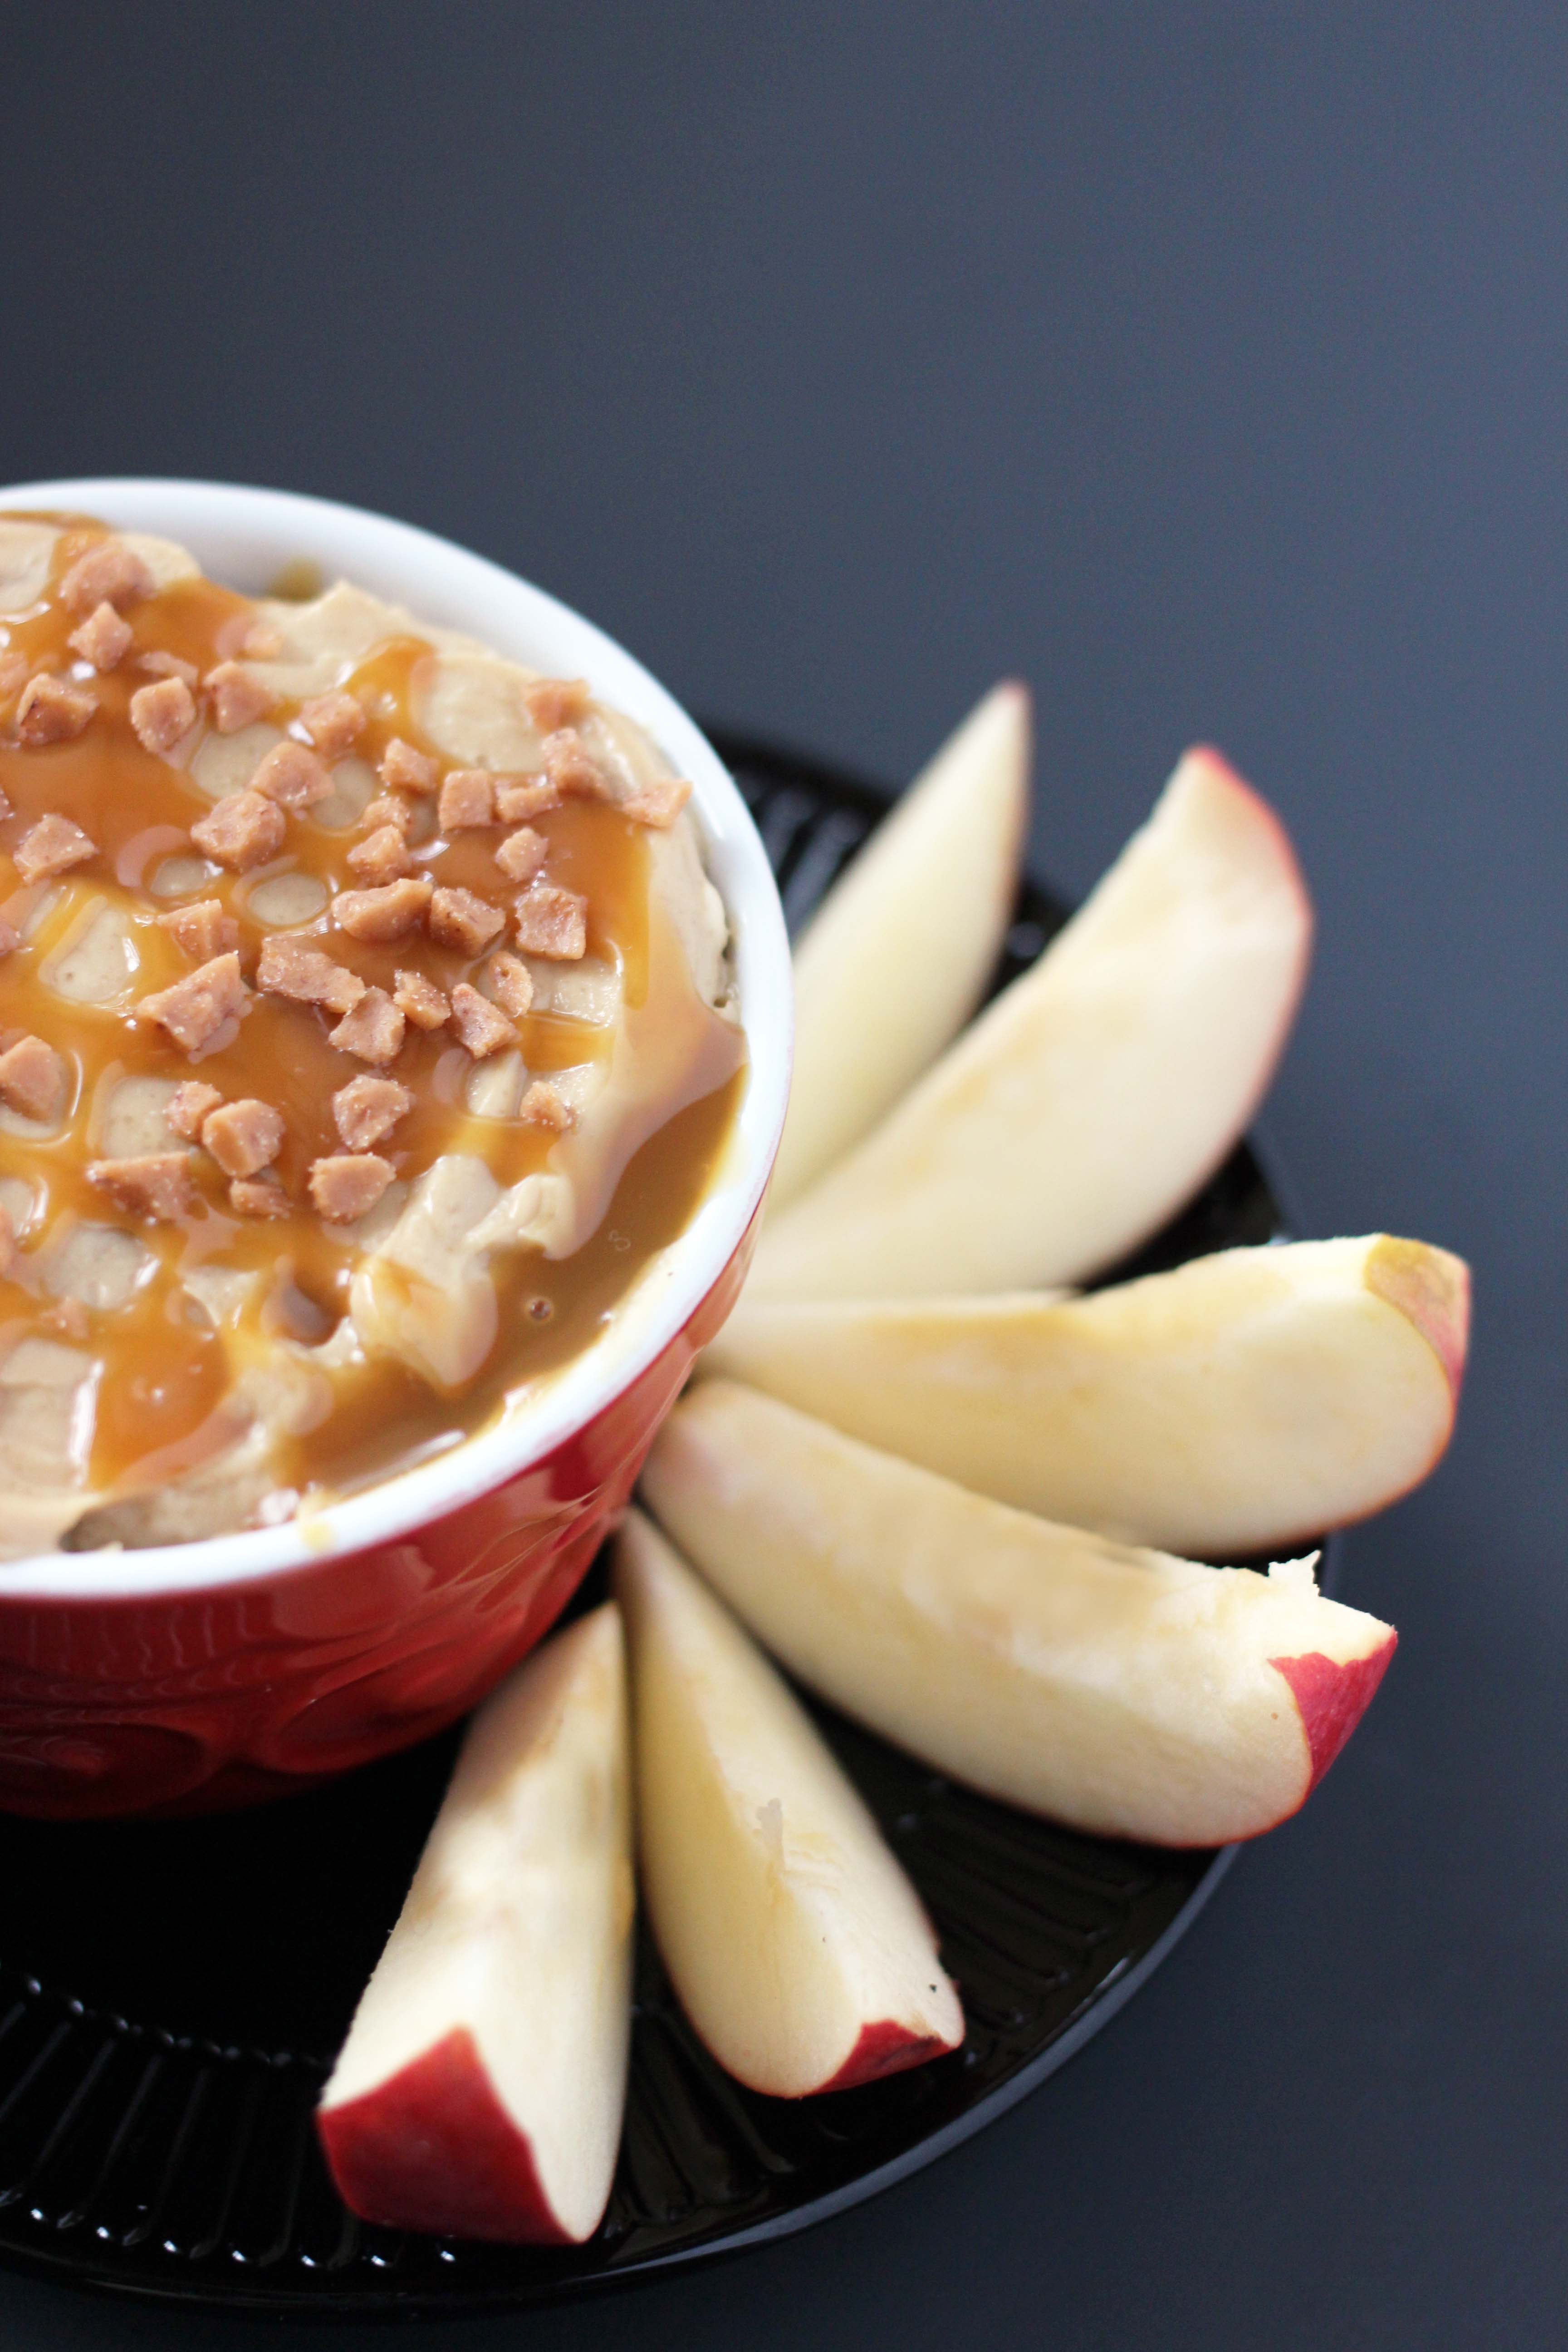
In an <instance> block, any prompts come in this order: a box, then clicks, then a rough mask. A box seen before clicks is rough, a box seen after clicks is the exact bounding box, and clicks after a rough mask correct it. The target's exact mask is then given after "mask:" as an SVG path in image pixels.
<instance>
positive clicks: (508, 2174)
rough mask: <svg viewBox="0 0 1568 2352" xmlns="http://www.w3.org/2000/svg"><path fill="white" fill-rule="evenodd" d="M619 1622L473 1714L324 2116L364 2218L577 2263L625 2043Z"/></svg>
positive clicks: (628, 1907) (610, 2150) (613, 2140)
mask: <svg viewBox="0 0 1568 2352" xmlns="http://www.w3.org/2000/svg"><path fill="white" fill-rule="evenodd" d="M628 1748H629V1739H628V1733H627V1726H626V1667H625V1661H624V1656H623V1649H622V1640H621V1624H620V1618H619V1616H618V1614H617V1612H616V1609H615V1608H614V1606H613V1605H611V1606H609V1607H606V1608H603V1609H599V1610H596V1611H595V1612H594V1614H593V1615H592V1616H590V1617H584V1618H580V1619H579V1620H578V1622H576V1623H575V1624H574V1625H571V1626H568V1627H567V1629H566V1631H565V1632H564V1633H557V1634H556V1635H555V1637H554V1639H553V1640H552V1641H551V1642H548V1643H545V1645H544V1647H543V1648H542V1649H541V1650H538V1651H536V1652H535V1653H534V1654H533V1656H532V1657H531V1658H530V1659H529V1661H528V1662H527V1664H525V1665H523V1666H522V1667H521V1668H520V1669H519V1671H518V1672H517V1673H516V1674H515V1675H512V1677H511V1678H510V1681H508V1682H506V1683H503V1684H502V1685H501V1687H500V1690H499V1691H497V1692H496V1694H495V1696H493V1697H492V1698H490V1699H489V1700H488V1701H487V1702H486V1704H485V1706H483V1707H481V1708H480V1710H479V1714H478V1715H477V1716H476V1717H475V1718H474V1721H473V1724H472V1726H471V1727H470V1728H469V1731H468V1738H467V1739H466V1740H465V1741H464V1743H463V1749H462V1753H461V1755H460V1756H459V1758H458V1769H457V1770H456V1772H455V1773H454V1775H453V1778H452V1785H451V1787H450V1789H449V1790H447V1798H446V1801H445V1803H444V1804H443V1805H442V1807H441V1810H440V1812H439V1813H438V1814H437V1817H436V1825H435V1827H434V1828H433V1829H432V1831H431V1832H430V1836H429V1840H428V1843H426V1848H425V1852H424V1853H423V1854H422V1855H421V1857H420V1862H419V1868H418V1870H417V1872H416V1874H415V1878H414V1884H413V1885H412V1886H411V1887H410V1888H409V1890H408V1899H407V1901H406V1902H405V1905H404V1906H403V1910H402V1913H401V1915H400V1916H399V1918H398V1921H397V1925H396V1926H395V1927H394V1929H393V1931H392V1936H391V1938H390V1940H389V1941H388V1943H387V1946H386V1948H385V1950H384V1952H383V1954H382V1956H381V1958H380V1960H379V1961H378V1963H377V1965H376V1969H375V1973H374V1976H373V1977H372V1978H371V1980H370V1982H369V1984H368V1985H367V1986H366V1987H365V1990H364V1994H363V1999H362V2000H361V2001H360V2005H359V2008H358V2009H357V2011H355V2013H354V2020H353V2025H352V2026H351V2027H350V2029H349V2038H348V2040H347V2042H345V2043H344V2045H343V2052H342V2056H341V2057H340V2059H339V2060H338V2063H337V2066H336V2068H335V2069H334V2071H333V2074H332V2078H331V2082H330V2083H329V2084H327V2088H326V2092H325V2095H323V2097H322V2100H321V2111H320V2114H319V2116H318V2117H317V2124H318V2127H319V2129H320V2132H321V2144H322V2147H324V2149H325V2151H326V2157H327V2162H328V2164H329V2165H330V2167H331V2173H332V2178H333V2179H334V2180H335V2181H336V2182H337V2185H338V2189H339V2191H340V2192H341V2194H342V2198H343V2200H344V2202H345V2203H346V2204H348V2205H350V2206H352V2207H353V2210H354V2211H355V2212H356V2213H359V2214H362V2215H363V2217H364V2219H365V2220H366V2221H382V2222H385V2223H387V2224H388V2225H389V2226H390V2227H392V2228H394V2229H398V2230H423V2231H436V2232H437V2233H439V2234H441V2235H443V2236H447V2235H449V2236H453V2237H462V2238H492V2239H498V2240H501V2241H503V2242H511V2243H517V2244H529V2245H578V2244H581V2242H583V2240H584V2239H585V2238H588V2237H591V2236H592V2234H593V2232H594V2231H595V2229H596V2228H597V2227H598V2224H599V2221H600V2218H601V2216H602V2215H603V2213H604V2210H605V2202H606V2200H608V2197H609V2194H610V2184H611V2181H612V2179H614V2176H615V2169H616V2151H617V2148H618V2147H619V2143H620V2130H621V2109H622V2106H623V2104H624V2102H625V2098H626V2050H627V2043H628V2039H629V2035H630V2031H631V1968H632V1921H633V1916H634V1912H635V1907H636V1904H635V1896H634V1894H633V1888H632V1867H631V1806H630V1800H629V1796H628V1790H627V1777H628Z"/></svg>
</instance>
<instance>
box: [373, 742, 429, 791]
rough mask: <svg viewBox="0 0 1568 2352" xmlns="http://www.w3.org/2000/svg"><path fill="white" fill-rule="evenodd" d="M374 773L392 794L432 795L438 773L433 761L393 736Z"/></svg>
mask: <svg viewBox="0 0 1568 2352" xmlns="http://www.w3.org/2000/svg"><path fill="white" fill-rule="evenodd" d="M376 773H377V775H378V776H379V777H380V778H381V781H382V782H383V783H384V784H386V785H388V786H390V788H391V789H392V790H393V791H394V792H400V793H433V792H434V791H435V789H436V784H437V777H438V774H439V771H438V769H437V765H436V762H435V761H434V760H431V759H427V758H426V755H425V753H424V752H423V751H416V750H415V748H414V746H413V744H412V743H405V741H404V740H403V738H402V736H401V735H395V736H394V737H393V738H392V740H391V741H390V742H389V743H388V745H387V747H386V749H385V751H384V752H383V753H382V755H381V764H380V766H379V767H378V768H377V770H376Z"/></svg>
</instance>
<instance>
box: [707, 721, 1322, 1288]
mask: <svg viewBox="0 0 1568 2352" xmlns="http://www.w3.org/2000/svg"><path fill="white" fill-rule="evenodd" d="M1310 937H1311V909H1310V904H1309V901H1308V898H1307V893H1306V888H1305V886H1304V885H1303V883H1302V880H1301V876H1300V871H1299V869H1298V867H1297V865H1296V860H1295V857H1294V856H1293V855H1292V852H1291V848H1290V845H1289V841H1288V840H1287V838H1286V836H1285V833H1284V830H1283V828H1282V826H1281V825H1280V824H1279V819H1278V818H1277V817H1276V816H1275V814H1274V813H1273V811H1272V810H1271V809H1270V808H1269V807H1268V805H1267V803H1265V802H1263V801H1261V800H1259V798H1258V794H1257V793H1254V792H1252V791H1251V790H1250V789H1249V788H1248V787H1247V785H1246V784H1244V783H1243V782H1242V781H1241V779H1240V777H1239V776H1237V775H1233V774H1232V772H1231V771H1230V770H1229V769H1228V768H1227V767H1226V764H1225V762H1224V761H1223V760H1221V759H1219V758H1218V757H1217V755H1216V754H1215V752H1213V751H1189V752H1188V753H1187V755H1186V757H1185V758H1184V760H1183V761H1182V763H1181V765H1180V766H1179V767H1178V768H1177V770H1176V772H1175V774H1174V775H1173V777H1172V778H1171V781H1170V782H1169V783H1168V784H1167V786H1166V788H1165V791H1164V793H1163V795H1162V796H1161V799H1160V801H1159V803H1158V805H1157V806H1156V808H1155V810H1154V814H1153V815H1152V818H1151V819H1150V821H1149V823H1148V824H1146V825H1145V826H1144V827H1143V829H1142V832H1141V833H1138V834H1135V835H1133V837H1132V839H1131V842H1130V843H1129V844H1128V845H1127V847H1126V848H1125V849H1124V850H1123V851H1122V853H1121V856H1120V857H1119V858H1118V860H1117V862H1116V864H1115V865H1114V866H1112V867H1111V869H1110V873H1109V874H1108V875H1107V876H1106V877H1105V879H1104V880H1103V881H1102V882H1101V883H1100V887H1099V888H1098V889H1097V890H1096V891H1095V892H1094V894H1093V896H1092V897H1091V898H1089V901H1088V903H1087V904H1086V905H1085V906H1084V907H1083V908H1081V910H1080V911H1079V914H1077V915H1076V916H1075V917H1074V919H1073V920H1072V921H1071V922H1070V923H1068V926H1067V927H1066V929H1064V930H1062V931H1060V932H1059V933H1058V936H1057V938H1056V939H1055V940H1053V941H1052V942H1051V944H1050V946H1049V947H1048V948H1047V950H1046V952H1045V953H1044V955H1042V956H1041V958H1040V960H1039V961H1038V962H1037V964H1036V965H1035V966H1034V967H1033V968H1032V970H1030V971H1026V972H1025V973H1024V975H1023V976H1022V978H1021V979H1019V980H1016V981H1015V982H1013V985H1012V986H1011V988H1008V989H1005V990H1004V992H1003V993H1002V994H1001V995H1000V996H999V997H998V998H997V999H996V1001H995V1003H994V1004H992V1005H990V1006H989V1007H988V1008H987V1010H986V1011H985V1012H984V1013H982V1014H981V1016H980V1018H979V1019H978V1020H977V1021H976V1022H975V1023H974V1024H973V1026H972V1027H971V1028H969V1029H968V1030H967V1031H966V1032H965V1033H964V1034H963V1036H962V1037H960V1038H959V1040H958V1042H957V1043H956V1045H952V1046H951V1047H950V1048H949V1050H948V1052H947V1053H946V1054H944V1055H943V1056H942V1060H941V1061H940V1062H938V1063H937V1065H936V1066H935V1067H934V1068H933V1069H932V1070H931V1071H929V1072H928V1074H927V1075H926V1076H925V1077H924V1078H923V1079H921V1082H920V1084H919V1085H918V1086H917V1087H915V1089H914V1091H913V1092H912V1093H911V1094H910V1095H908V1096H906V1097H905V1098H904V1100H903V1101H902V1102H901V1103H900V1104H899V1105H898V1107H897V1108H895V1109H894V1110H893V1111H892V1112H891V1113H890V1114H889V1117H888V1118H885V1119H884V1120H883V1121H882V1124H881V1125H880V1126H879V1128H877V1129H875V1130H874V1131H873V1132H872V1133H871V1134H870V1135H868V1137H867V1139H866V1140H865V1141H864V1142H863V1143H862V1144H860V1145H859V1146H858V1149H857V1150H854V1151H853V1152H851V1153H850V1155H849V1157H848V1158H847V1160H842V1161H841V1162H840V1163H839V1164H838V1166H837V1167H836V1168H834V1169H832V1170H830V1171H829V1172H828V1173H827V1175H826V1176H825V1177H824V1178H823V1179H822V1181H820V1182H819V1183H817V1184H816V1185H814V1186H813V1187H812V1189H811V1191H810V1192H806V1193H805V1194H803V1195H802V1197H801V1198H800V1199H799V1200H798V1201H796V1202H795V1203H794V1204H793V1205H792V1206H791V1207H789V1208H787V1209H785V1210H784V1213H783V1214H782V1215H780V1216H779V1217H777V1218H774V1219H772V1220H770V1222H769V1224H768V1226H767V1229H766V1231H765V1233H764V1234H763V1240H762V1244H761V1246H760V1248H759V1250H758V1252H757V1256H756V1261H755V1264H754V1265H753V1267H752V1276H751V1287H752V1295H753V1296H756V1297H762V1296H764V1295H765V1296H768V1297H796V1298H885V1297H933V1296H936V1295H938V1294H942V1295H946V1294H949V1293H952V1294H955V1295H960V1294H965V1293H968V1292H972V1291H986V1290H1013V1289H1018V1288H1023V1287H1034V1286H1039V1285H1051V1284H1057V1283H1064V1282H1079V1281H1081V1280H1083V1278H1084V1277H1085V1276H1089V1275H1091V1274H1094V1273H1096V1272H1098V1271H1099V1270H1100V1268H1101V1267H1103V1266H1106V1265H1111V1264H1112V1263H1114V1261H1115V1260H1116V1259H1117V1258H1119V1257H1121V1256H1123V1255H1125V1254H1126V1252H1127V1251H1129V1250H1130V1249H1131V1248H1133V1247H1134V1246H1135V1245H1136V1244H1138V1243H1139V1242H1142V1241H1143V1240H1145V1239H1147V1237H1148V1236H1149V1234H1152V1233H1154V1232H1156V1231H1157V1230H1158V1228H1159V1227H1160V1226H1161V1225H1162V1224H1163V1223H1164V1222H1165V1220H1166V1219H1167V1218H1168V1217H1169V1216H1170V1215H1171V1214H1172V1213H1173V1212H1174V1211H1175V1210H1176V1209H1178V1208H1180V1207H1181V1205H1182V1203H1183V1202H1184V1201H1186V1200H1187V1199H1189V1198H1190V1196H1191V1195H1192V1193H1193V1192H1195V1191H1196V1190H1197V1188H1198V1186H1199V1185H1200V1184H1202V1183H1203V1182H1204V1181H1205V1178H1206V1177H1208V1176H1209V1175H1211V1174H1212V1173H1213V1171H1214V1170H1215V1168H1216V1167H1217V1166H1218V1165H1219V1163H1220V1161H1221V1160H1223V1159H1224V1158H1225V1155H1226V1152H1227V1151H1228V1150H1230V1148H1231V1146H1232V1144H1233V1143H1234V1142H1235V1141H1236V1139H1237V1136H1239V1135H1240V1133H1241V1131H1242V1129H1244V1128H1245V1127H1246V1125H1247V1120H1248V1118H1250V1117H1251V1114H1252V1111H1253V1109H1254V1108H1255V1107H1256V1105H1257V1103H1258V1099H1259V1097H1261V1095H1262V1093H1263V1091H1264V1088H1265V1087H1266V1086H1267V1085H1268V1078H1269V1074H1270V1073H1271V1071H1272V1070H1273V1067H1274V1065H1275V1062H1276V1061H1277V1059H1278V1058H1279V1052H1280V1048H1281V1047H1282V1045H1283V1044H1284V1041H1285V1037H1286V1034H1287V1032H1288V1031H1289V1026H1290V1020H1291V1016H1292V1014H1293V1013H1294V1012H1295V1009H1296V1003H1297V999H1298V997H1299V996H1300V992H1301V983H1302V981H1303V979H1304V977H1305V974H1306V970H1307V959H1308V951H1309V948H1310ZM857 1023H858V1011H857V1008H856V1006H855V1005H854V1004H853V1003H846V1004H845V1005H844V1007H843V1012H842V1022H841V1026H842V1030H843V1032H844V1033H845V1034H852V1033H853V1031H854V1029H855V1026H856V1024H857Z"/></svg>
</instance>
